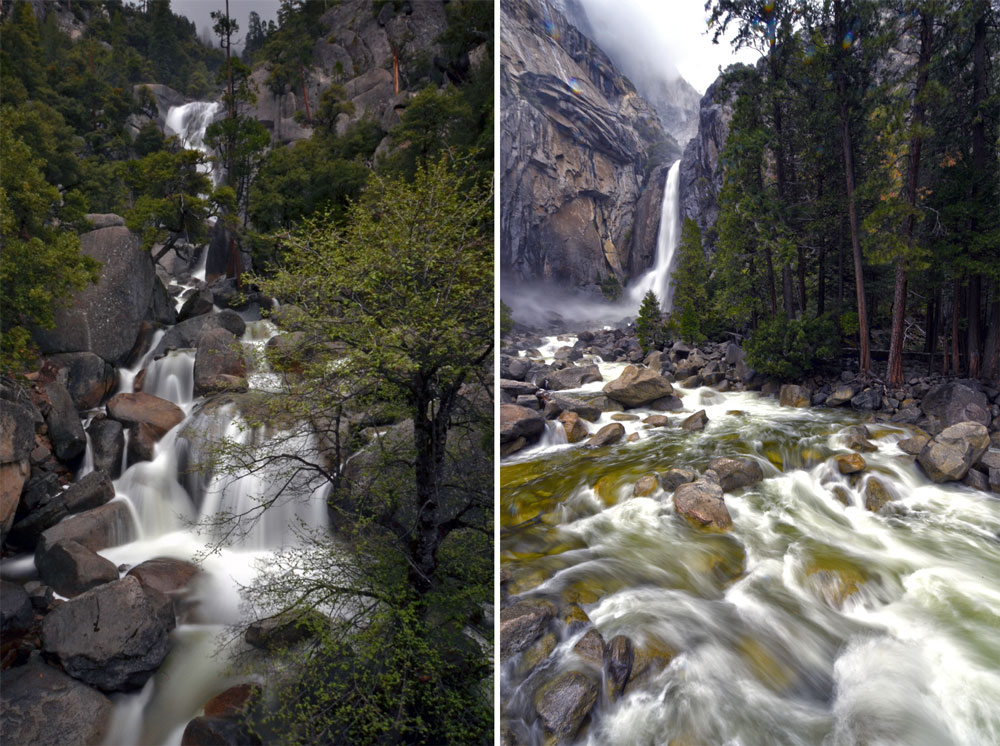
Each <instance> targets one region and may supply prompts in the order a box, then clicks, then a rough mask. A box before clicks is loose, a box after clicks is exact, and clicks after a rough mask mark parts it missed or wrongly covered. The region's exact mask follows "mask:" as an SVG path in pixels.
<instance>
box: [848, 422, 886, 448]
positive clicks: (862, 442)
mask: <svg viewBox="0 0 1000 746" xmlns="http://www.w3.org/2000/svg"><path fill="white" fill-rule="evenodd" d="M871 436H872V434H871V433H870V432H869V430H868V428H867V427H865V426H864V425H853V426H852V427H849V428H847V429H846V430H845V431H844V445H845V446H847V447H848V448H850V449H851V450H852V451H860V452H862V453H875V451H877V450H878V446H876V445H875V444H874V443H872V442H871V441H870V440H868V438H870V437H871Z"/></svg>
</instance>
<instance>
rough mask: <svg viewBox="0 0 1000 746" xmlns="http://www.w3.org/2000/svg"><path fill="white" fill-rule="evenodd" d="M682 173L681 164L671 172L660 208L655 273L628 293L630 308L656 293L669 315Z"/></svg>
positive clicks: (675, 165) (648, 274)
mask: <svg viewBox="0 0 1000 746" xmlns="http://www.w3.org/2000/svg"><path fill="white" fill-rule="evenodd" d="M680 171H681V162H680V161H679V160H677V161H674V164H673V165H672V166H671V167H670V170H669V171H667V181H666V184H665V185H664V187H663V203H662V204H661V206H660V229H659V231H658V232H657V234H656V260H655V261H654V263H653V267H652V269H650V270H649V271H648V272H647V273H646V274H644V275H643V276H642V277H640V278H639V279H638V280H636V281H635V282H634V283H633V284H632V285H630V286H629V287H628V289H627V291H626V292H627V294H628V301H629V305H630V306H631V307H633V308H635V309H638V308H639V304H640V303H642V298H643V296H644V295H645V294H646V293H647V292H649V291H650V290H652V291H653V292H654V293H656V297H657V298H659V299H660V307H661V308H662V309H663V310H665V311H669V310H670V307H671V301H672V300H673V292H672V288H671V282H670V280H671V277H670V272H671V269H672V268H673V263H674V253H675V252H676V251H677V240H678V237H679V235H680V188H679V186H678V184H679V183H680Z"/></svg>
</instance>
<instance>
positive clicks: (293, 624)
mask: <svg viewBox="0 0 1000 746" xmlns="http://www.w3.org/2000/svg"><path fill="white" fill-rule="evenodd" d="M323 623H325V618H324V617H323V616H322V615H321V614H319V613H318V612H314V613H307V614H304V615H303V614H291V613H286V614H277V615H275V616H271V617H267V618H265V619H258V620H256V621H254V622H252V623H251V624H250V626H248V627H247V629H246V632H244V633H243V639H244V640H246V643H247V644H248V645H252V646H253V647H255V648H259V649H261V650H270V649H275V648H286V647H289V646H291V645H295V644H296V643H299V642H302V641H303V640H308V639H309V638H310V637H313V636H315V635H316V632H317V625H320V624H323Z"/></svg>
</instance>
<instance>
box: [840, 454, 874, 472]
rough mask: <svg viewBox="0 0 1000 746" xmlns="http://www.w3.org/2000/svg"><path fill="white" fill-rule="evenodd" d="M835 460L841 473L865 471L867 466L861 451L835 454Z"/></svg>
mask: <svg viewBox="0 0 1000 746" xmlns="http://www.w3.org/2000/svg"><path fill="white" fill-rule="evenodd" d="M833 460H834V461H835V462H836V463H837V469H838V471H840V473H841V474H857V473H858V472H859V471H864V469H865V467H866V466H867V463H866V462H865V459H864V457H863V456H862V455H861V454H860V453H842V454H840V455H838V456H834V457H833Z"/></svg>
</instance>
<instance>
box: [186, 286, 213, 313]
mask: <svg viewBox="0 0 1000 746" xmlns="http://www.w3.org/2000/svg"><path fill="white" fill-rule="evenodd" d="M214 308H215V305H214V298H213V297H212V291H211V290H209V289H208V288H200V289H198V290H195V291H194V292H193V293H191V295H189V296H188V297H187V298H186V299H185V300H184V305H182V306H181V310H180V311H178V312H177V321H187V320H188V319H193V318H194V317H195V316H202V315H204V314H206V313H211V312H212V311H213V310H214Z"/></svg>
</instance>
